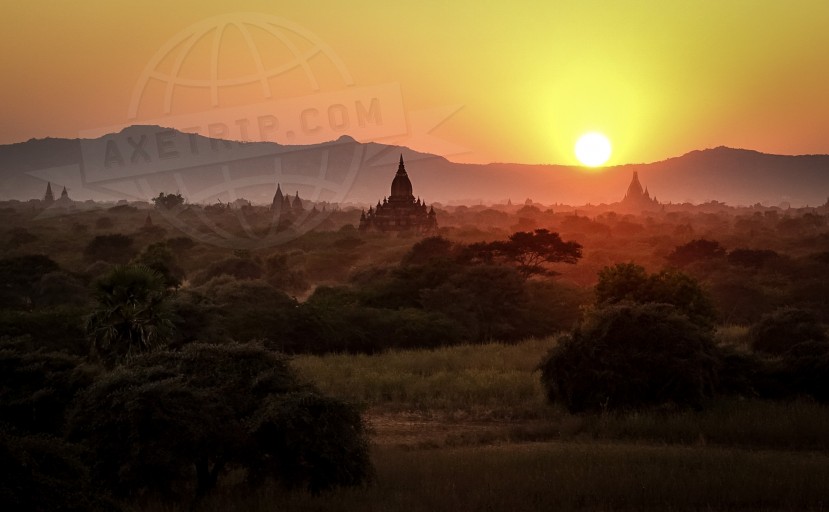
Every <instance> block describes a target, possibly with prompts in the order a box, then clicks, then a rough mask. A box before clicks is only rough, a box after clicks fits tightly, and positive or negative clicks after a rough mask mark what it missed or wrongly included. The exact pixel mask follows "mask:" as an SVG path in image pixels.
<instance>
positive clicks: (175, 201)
mask: <svg viewBox="0 0 829 512" xmlns="http://www.w3.org/2000/svg"><path fill="white" fill-rule="evenodd" d="M153 204H154V205H155V207H156V208H163V209H166V210H170V209H173V208H176V207H179V206H181V205H183V204H184V197H183V196H182V195H181V194H178V193H176V194H165V193H164V192H159V194H158V196H157V197H154V198H153Z"/></svg>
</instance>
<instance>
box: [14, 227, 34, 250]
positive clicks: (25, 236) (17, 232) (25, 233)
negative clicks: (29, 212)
mask: <svg viewBox="0 0 829 512" xmlns="http://www.w3.org/2000/svg"><path fill="white" fill-rule="evenodd" d="M37 239H38V236H37V235H34V234H32V233H31V232H30V231H29V230H28V229H26V228H21V227H17V228H12V229H10V230H9V232H8V244H9V245H10V246H11V247H20V246H21V245H26V244H29V243H32V242H34V241H35V240H37Z"/></svg>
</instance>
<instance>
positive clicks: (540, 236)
mask: <svg viewBox="0 0 829 512" xmlns="http://www.w3.org/2000/svg"><path fill="white" fill-rule="evenodd" d="M470 248H471V249H472V251H473V252H474V253H475V255H476V256H477V257H478V258H480V259H481V260H482V261H484V262H499V261H500V262H504V263H508V264H512V265H514V266H515V267H516V268H517V269H518V271H519V272H520V273H521V275H522V276H523V277H524V278H528V277H530V276H532V275H555V272H554V271H552V270H550V269H549V268H548V267H547V266H546V264H548V263H570V264H574V263H576V262H578V260H579V259H580V258H581V248H582V247H581V245H580V244H578V243H577V242H572V241H570V242H565V241H563V240H562V239H561V237H560V236H559V234H558V233H553V232H550V231H549V230H546V229H536V230H535V231H533V232H527V231H519V232H517V233H513V234H512V235H510V237H509V240H506V241H495V242H489V243H478V244H472V245H471V246H470Z"/></svg>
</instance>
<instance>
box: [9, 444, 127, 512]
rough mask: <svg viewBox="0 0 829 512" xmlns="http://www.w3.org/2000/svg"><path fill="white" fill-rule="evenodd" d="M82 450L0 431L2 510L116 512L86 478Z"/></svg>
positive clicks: (86, 473) (111, 504)
mask: <svg viewBox="0 0 829 512" xmlns="http://www.w3.org/2000/svg"><path fill="white" fill-rule="evenodd" d="M81 453H82V449H81V447H78V446H74V445H71V444H68V443H64V442H62V441H61V440H59V439H56V438H53V437H45V436H17V435H13V434H10V433H6V432H3V431H0V473H2V475H3V478H2V479H0V503H2V504H3V509H4V510H26V511H31V512H47V511H53V510H61V511H64V512H90V511H117V510H119V508H118V507H117V506H115V505H114V504H113V503H112V502H110V501H109V500H107V499H106V498H105V497H104V496H102V495H101V493H100V491H99V490H97V489H96V487H95V486H94V485H93V483H92V480H91V479H90V477H89V470H88V469H87V468H86V466H84V464H83V462H82V460H81V456H80V454H81Z"/></svg>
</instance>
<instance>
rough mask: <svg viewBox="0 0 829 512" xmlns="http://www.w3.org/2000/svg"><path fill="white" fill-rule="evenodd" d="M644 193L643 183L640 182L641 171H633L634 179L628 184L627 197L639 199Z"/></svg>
mask: <svg viewBox="0 0 829 512" xmlns="http://www.w3.org/2000/svg"><path fill="white" fill-rule="evenodd" d="M642 194H644V191H643V190H642V184H641V183H639V173H638V172H636V171H633V179H632V180H630V185H629V186H628V191H627V194H625V197H629V198H631V199H638V198H640V197H641V196H642Z"/></svg>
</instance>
